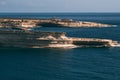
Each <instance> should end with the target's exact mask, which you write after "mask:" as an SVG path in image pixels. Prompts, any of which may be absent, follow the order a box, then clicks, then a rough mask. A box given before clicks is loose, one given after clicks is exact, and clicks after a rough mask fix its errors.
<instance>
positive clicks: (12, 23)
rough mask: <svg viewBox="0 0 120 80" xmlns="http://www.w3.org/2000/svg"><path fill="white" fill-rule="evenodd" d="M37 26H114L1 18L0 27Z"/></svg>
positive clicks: (51, 19) (81, 22) (83, 22)
mask: <svg viewBox="0 0 120 80" xmlns="http://www.w3.org/2000/svg"><path fill="white" fill-rule="evenodd" d="M37 26H42V27H109V26H112V25H109V24H101V23H96V22H86V21H73V20H72V19H69V20H68V19H56V18H50V19H25V18H22V19H20V18H19V19H17V18H14V19H11V18H0V27H1V28H2V27H7V28H21V29H28V28H34V27H37Z"/></svg>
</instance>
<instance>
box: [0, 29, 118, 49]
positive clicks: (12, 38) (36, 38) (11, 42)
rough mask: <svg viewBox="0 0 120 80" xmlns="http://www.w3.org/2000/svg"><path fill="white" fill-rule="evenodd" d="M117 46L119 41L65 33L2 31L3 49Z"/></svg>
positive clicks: (0, 41)
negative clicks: (70, 35) (77, 36)
mask: <svg viewBox="0 0 120 80" xmlns="http://www.w3.org/2000/svg"><path fill="white" fill-rule="evenodd" d="M117 45H118V42H117V41H112V40H109V39H96V38H72V37H67V36H65V33H64V32H42V31H28V30H0V46H1V47H21V48H74V47H113V46H117Z"/></svg>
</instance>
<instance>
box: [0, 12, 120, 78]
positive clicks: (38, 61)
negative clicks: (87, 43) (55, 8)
mask: <svg viewBox="0 0 120 80" xmlns="http://www.w3.org/2000/svg"><path fill="white" fill-rule="evenodd" d="M53 16H55V17H58V18H68V19H69V18H72V19H74V20H84V21H95V22H101V23H109V24H113V25H117V27H110V28H55V27H51V28H49V27H45V28H43V27H41V28H39V29H36V30H42V31H58V32H66V35H67V36H70V37H94V38H107V39H113V40H116V41H118V42H120V37H119V35H120V14H119V13H90V14H88V13H84V14H83V13H74V14H73V13H58V14H57V13H49V14H43V13H41V14H39V13H29V14H28V13H19V14H18V13H14V14H12V13H0V17H15V18H16V17H17V18H18V17H19V18H22V17H26V18H50V17H53ZM119 75H120V48H119V47H116V48H115V47H113V48H74V49H47V48H45V49H44V48H43V49H30V48H2V47H1V48H0V80H119V79H120V76H119Z"/></svg>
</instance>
